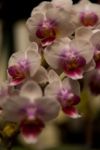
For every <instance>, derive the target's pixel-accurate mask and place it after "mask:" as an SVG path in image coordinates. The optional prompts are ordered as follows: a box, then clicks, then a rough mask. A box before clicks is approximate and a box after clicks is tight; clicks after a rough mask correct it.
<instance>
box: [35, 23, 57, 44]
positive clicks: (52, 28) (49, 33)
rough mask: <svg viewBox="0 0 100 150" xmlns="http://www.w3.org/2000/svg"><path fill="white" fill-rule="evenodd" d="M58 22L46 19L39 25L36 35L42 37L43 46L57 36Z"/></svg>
mask: <svg viewBox="0 0 100 150" xmlns="http://www.w3.org/2000/svg"><path fill="white" fill-rule="evenodd" d="M56 26H57V25H56V23H55V22H54V21H51V20H46V21H44V22H43V23H42V24H40V25H39V27H38V29H37V31H36V36H37V37H38V38H39V39H41V44H42V45H43V46H46V44H47V45H48V43H52V41H54V40H55V38H56V32H57V31H56Z"/></svg>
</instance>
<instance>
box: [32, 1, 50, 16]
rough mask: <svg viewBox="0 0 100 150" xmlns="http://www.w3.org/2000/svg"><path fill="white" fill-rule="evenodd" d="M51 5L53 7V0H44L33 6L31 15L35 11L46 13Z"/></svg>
mask: <svg viewBox="0 0 100 150" xmlns="http://www.w3.org/2000/svg"><path fill="white" fill-rule="evenodd" d="M50 7H52V4H51V2H47V1H43V2H41V3H40V4H39V5H38V6H37V7H35V8H33V10H32V12H31V16H33V15H34V13H37V12H40V13H41V12H42V13H45V12H46V11H47V10H48V9H49V8H50Z"/></svg>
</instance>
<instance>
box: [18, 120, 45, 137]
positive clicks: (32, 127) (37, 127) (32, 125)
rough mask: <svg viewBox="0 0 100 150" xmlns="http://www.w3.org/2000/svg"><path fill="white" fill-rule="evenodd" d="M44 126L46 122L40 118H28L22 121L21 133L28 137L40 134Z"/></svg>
mask: <svg viewBox="0 0 100 150" xmlns="http://www.w3.org/2000/svg"><path fill="white" fill-rule="evenodd" d="M44 127H45V125H44V123H43V122H42V121H41V120H40V119H39V118H35V119H33V120H29V119H27V118H26V119H24V120H22V121H21V123H20V130H21V134H23V136H27V137H30V136H33V137H36V136H38V135H39V134H40V133H41V131H42V129H43V128H44Z"/></svg>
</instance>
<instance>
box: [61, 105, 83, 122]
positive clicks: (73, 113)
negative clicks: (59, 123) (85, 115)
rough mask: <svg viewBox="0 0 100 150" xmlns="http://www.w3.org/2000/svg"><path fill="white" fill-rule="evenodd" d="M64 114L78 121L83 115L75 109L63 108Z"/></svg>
mask: <svg viewBox="0 0 100 150" xmlns="http://www.w3.org/2000/svg"><path fill="white" fill-rule="evenodd" d="M62 110H63V112H64V113H65V114H66V115H67V116H68V117H70V118H74V119H77V118H80V117H81V115H80V114H79V113H78V111H77V109H76V108H75V107H72V106H71V107H65V108H62Z"/></svg>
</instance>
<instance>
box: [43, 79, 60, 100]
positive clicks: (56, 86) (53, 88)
mask: <svg viewBox="0 0 100 150" xmlns="http://www.w3.org/2000/svg"><path fill="white" fill-rule="evenodd" d="M61 88H62V84H61V82H59V81H54V82H51V83H50V84H48V85H47V86H46V88H45V95H46V96H55V97H56V96H57V93H58V92H59V90H60V89H61Z"/></svg>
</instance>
